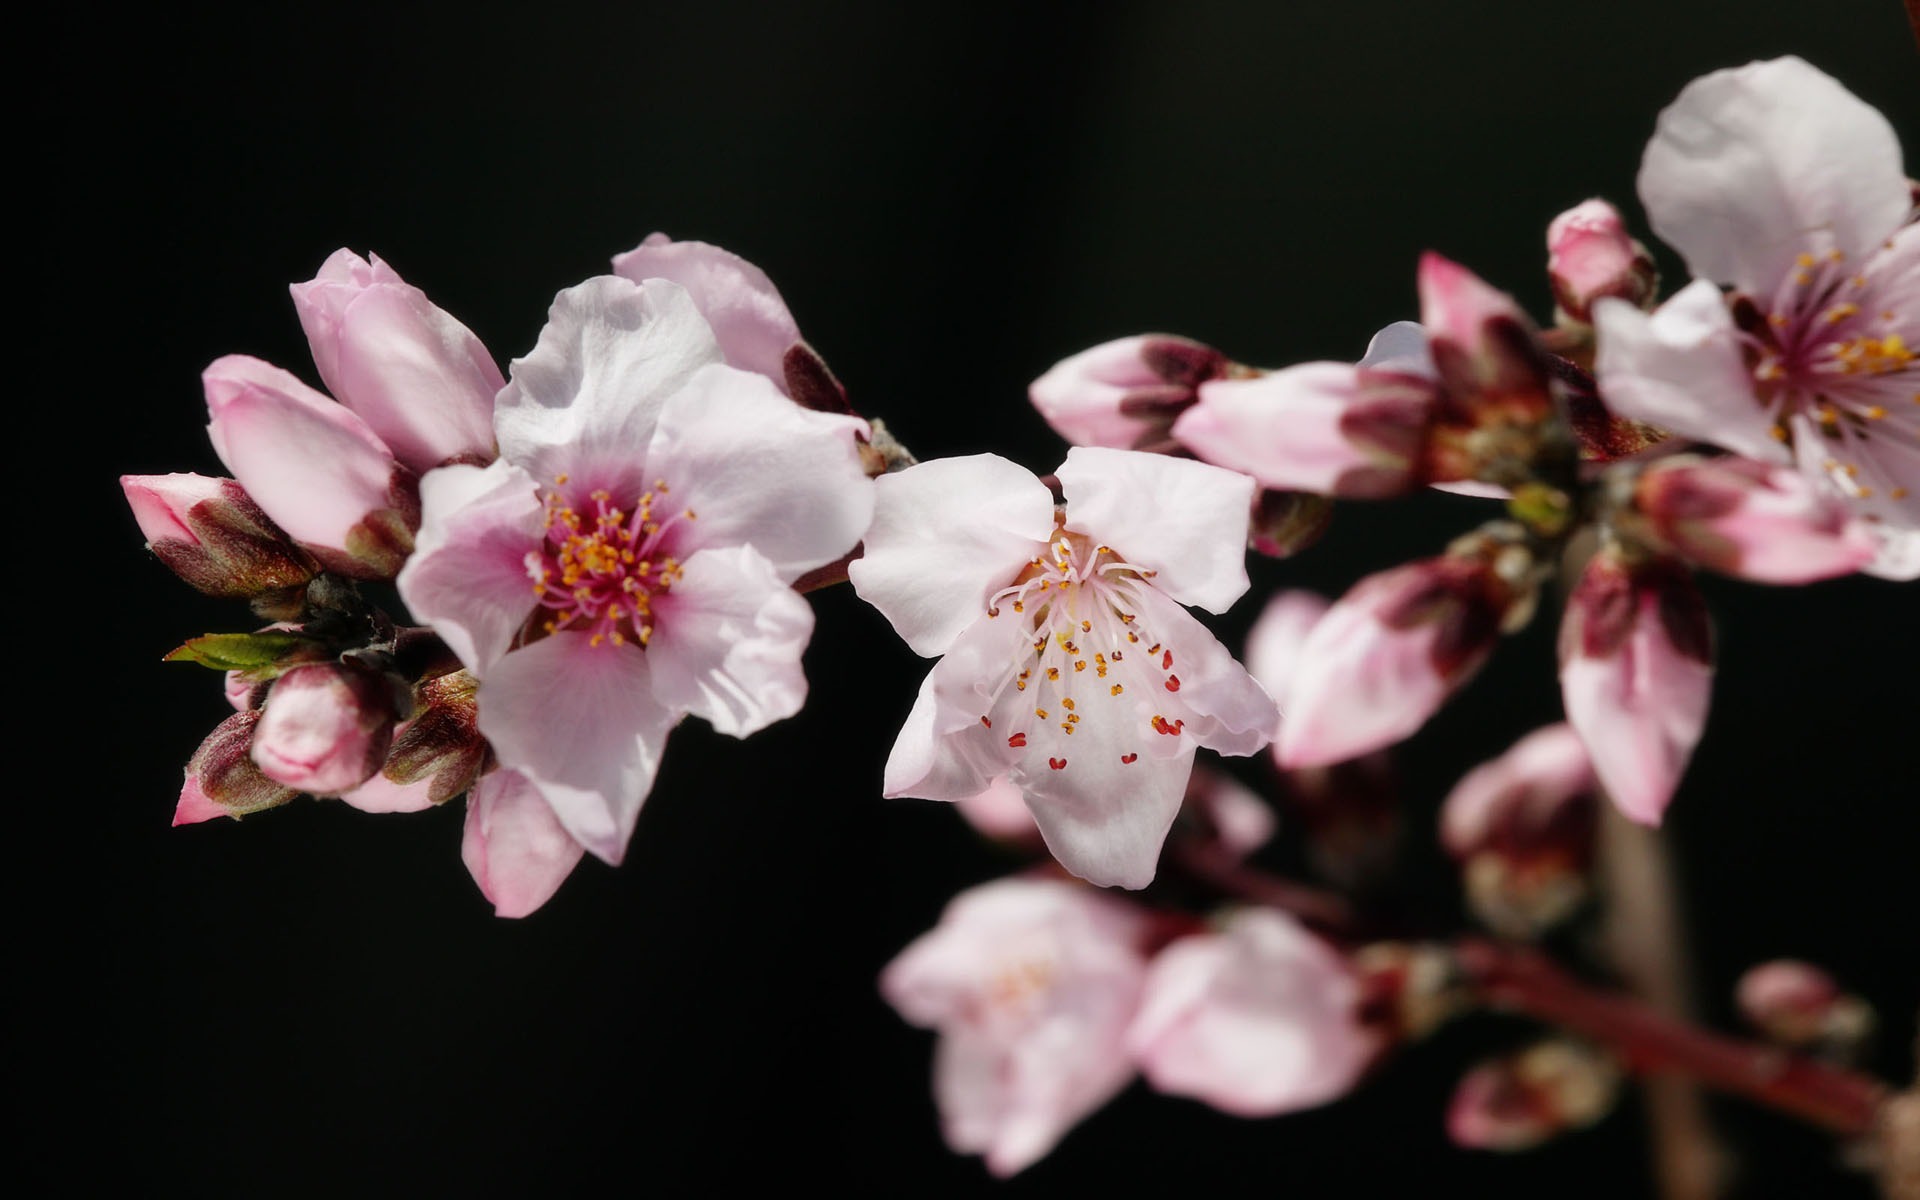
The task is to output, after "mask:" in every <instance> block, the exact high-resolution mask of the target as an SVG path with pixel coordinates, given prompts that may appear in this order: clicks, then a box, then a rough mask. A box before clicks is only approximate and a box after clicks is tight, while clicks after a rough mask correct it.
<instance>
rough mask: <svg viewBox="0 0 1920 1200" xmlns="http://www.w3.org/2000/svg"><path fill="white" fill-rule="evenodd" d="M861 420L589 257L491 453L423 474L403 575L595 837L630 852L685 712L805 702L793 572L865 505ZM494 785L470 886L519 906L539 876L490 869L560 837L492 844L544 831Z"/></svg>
mask: <svg viewBox="0 0 1920 1200" xmlns="http://www.w3.org/2000/svg"><path fill="white" fill-rule="evenodd" d="M864 429H865V426H864V423H862V422H860V421H858V420H855V419H853V418H848V417H838V416H828V415H825V414H821V413H814V412H809V411H807V410H804V409H802V408H800V407H798V406H797V405H795V404H794V403H792V402H791V401H789V400H788V399H787V398H786V397H784V396H782V395H781V394H780V393H779V391H778V390H777V389H776V388H775V387H774V386H773V384H772V383H771V382H770V381H769V380H767V379H766V378H764V377H762V376H759V375H756V374H752V373H749V372H745V371H740V370H737V369H735V368H732V367H729V366H726V365H725V364H724V363H723V362H722V361H721V351H720V346H719V344H718V343H717V342H716V341H715V339H714V335H713V332H712V330H711V328H710V327H709V326H708V325H707V322H706V321H705V320H704V319H703V318H702V317H701V315H700V313H699V311H698V310H697V309H696V308H695V306H694V303H693V301H692V299H691V298H690V297H689V295H688V293H687V292H686V291H685V290H684V289H682V288H681V287H680V286H678V285H677V284H674V283H671V282H668V281H666V280H664V279H653V280H649V281H648V282H647V283H645V284H634V283H632V282H629V281H627V280H625V279H620V278H617V277H614V276H603V277H600V278H597V279H591V280H588V281H587V282H586V283H583V284H581V285H579V286H578V287H574V288H570V289H568V290H566V291H564V292H561V293H560V295H559V296H558V297H557V298H556V299H555V300H554V304H553V309H552V311H551V313H550V314H549V319H548V323H547V326H546V328H545V329H544V330H543V331H542V332H541V335H540V341H539V344H538V345H537V346H536V347H535V348H534V350H533V352H532V353H531V354H529V355H527V356H526V357H525V358H522V359H518V360H516V361H515V362H514V364H513V369H512V382H510V383H509V384H508V385H507V387H506V388H505V390H503V391H502V392H501V394H500V397H499V402H498V407H497V409H496V413H495V431H496V434H497V437H498V440H499V445H500V450H501V458H500V460H499V461H497V462H495V463H493V464H491V465H489V466H487V467H485V468H481V467H473V466H459V465H456V466H449V467H443V468H441V469H439V470H437V471H434V472H432V473H430V474H429V475H428V476H427V477H426V478H425V479H424V480H423V481H422V488H421V493H422V501H423V508H424V519H423V521H422V525H421V530H420V537H419V546H418V550H417V552H416V553H415V555H414V556H413V558H412V559H411V560H409V561H408V563H407V565H406V569H405V570H404V571H403V572H401V575H400V580H399V584H400V592H401V595H402V597H403V598H404V599H405V600H406V602H407V605H408V607H409V608H410V609H411V610H412V612H413V613H414V614H415V615H416V616H417V617H419V618H421V619H423V620H425V621H427V622H428V623H429V624H430V625H431V626H432V627H433V629H434V630H435V632H437V633H438V634H439V635H440V636H441V637H442V638H443V639H445V641H446V642H447V644H448V645H449V646H451V647H452V648H453V650H454V652H455V653H456V654H457V655H458V656H459V657H460V660H461V661H462V662H463V663H464V664H466V666H467V668H468V670H470V671H471V672H472V674H473V675H474V676H475V677H477V678H478V680H479V685H478V694H477V702H478V726H479V730H480V732H481V733H483V734H484V735H485V736H486V737H487V739H488V740H489V741H490V742H491V744H492V746H493V749H494V751H495V753H496V755H497V757H498V760H499V763H500V765H501V766H502V767H503V768H505V769H506V770H508V771H511V772H515V773H517V775H518V776H520V777H521V779H522V780H523V781H524V784H525V787H526V788H531V789H532V791H534V792H536V793H537V794H538V795H539V796H540V797H542V798H543V799H544V801H545V802H546V803H547V804H548V805H550V806H551V808H552V812H553V815H554V817H555V819H556V820H557V822H558V825H559V827H560V828H562V829H564V830H565V832H566V834H567V836H568V837H571V838H572V839H573V840H574V841H575V842H577V843H579V844H580V845H581V846H584V847H585V848H586V849H587V850H588V851H590V852H592V853H593V854H594V855H596V856H597V857H599V858H601V859H604V860H605V861H607V862H610V863H618V862H619V861H620V859H621V857H622V855H623V854H624V853H625V850H626V844H627V841H628V838H629V836H630V835H631V834H632V831H633V826H634V822H635V820H636V819H637V818H638V816H639V812H640V806H641V803H642V801H643V800H644V799H645V798H646V795H647V792H648V790H649V788H650V787H651V785H652V780H653V775H654V771H655V770H656V768H657V766H658V764H659V760H660V754H661V751H662V749H663V748H664V746H665V742H666V737H667V733H668V731H669V730H671V729H672V728H673V726H674V725H675V724H676V723H678V722H679V720H680V719H681V718H682V717H683V716H685V715H686V714H688V713H693V714H697V715H699V716H701V717H703V718H705V719H706V720H707V721H708V722H709V723H710V724H711V725H713V726H714V728H716V729H718V730H720V731H721V732H722V733H727V734H731V735H733V736H736V737H744V736H746V735H747V734H749V733H752V732H754V731H755V730H757V729H760V728H761V727H763V726H765V725H767V724H769V723H771V722H773V721H776V720H779V719H781V718H783V717H786V716H790V715H792V714H793V713H794V712H796V711H798V709H799V708H800V705H801V703H802V701H803V700H804V698H805V696H806V678H805V676H804V675H803V674H802V673H801V668H800V653H801V650H802V649H803V648H804V647H805V645H806V643H807V639H808V637H809V635H810V634H811V632H812V628H813V612H812V610H811V609H810V608H809V607H808V606H807V604H806V602H805V601H804V600H803V599H801V598H800V597H799V596H798V595H797V594H795V593H794V591H793V590H792V589H791V588H790V587H789V586H788V585H789V584H790V583H791V582H792V581H793V580H794V579H796V578H798V577H799V576H800V575H801V574H802V573H804V572H805V571H807V570H810V569H812V568H814V567H817V566H820V565H822V564H824V563H827V562H830V561H832V560H833V559H835V558H837V557H839V556H840V555H841V554H843V553H844V552H845V551H847V550H848V549H850V548H851V547H852V546H853V544H854V543H855V542H856V541H857V540H858V539H859V537H860V534H861V531H862V530H864V529H865V527H866V524H867V520H868V517H869V515H870V513H871V510H872V503H873V501H872V490H871V486H870V485H869V483H868V482H867V479H866V476H865V474H864V472H863V471H862V469H861V466H860V460H859V455H858V452H857V448H856V446H855V438H856V435H858V434H860V433H862V432H863V431H864ZM498 787H499V788H500V792H499V793H496V794H494V796H493V799H492V800H491V801H490V802H489V801H488V800H487V799H486V798H485V797H484V796H483V798H482V800H480V801H478V802H476V803H475V805H474V806H473V808H472V809H471V810H470V811H472V812H474V813H475V814H476V815H475V816H473V817H472V820H473V821H474V822H476V823H477V824H478V827H479V829H480V831H481V835H480V836H482V837H483V840H484V841H485V845H486V852H485V854H484V856H481V857H483V858H484V861H485V862H486V863H487V864H488V865H487V867H486V872H485V873H486V876H487V878H486V879H483V880H482V886H483V888H487V889H488V894H489V895H490V896H495V897H496V902H497V903H500V904H501V906H502V908H503V910H505V909H518V910H524V909H525V908H526V907H527V905H528V903H529V901H528V900H527V897H528V896H530V895H533V894H535V893H538V892H540V891H541V886H535V885H534V884H532V883H528V882H527V881H525V880H515V881H511V882H509V881H508V880H507V879H506V875H510V874H514V873H515V872H518V871H520V870H521V869H522V866H517V865H515V864H522V865H524V864H526V863H529V862H537V863H540V864H545V865H542V866H540V868H539V871H536V872H535V873H536V874H539V873H540V872H543V871H545V870H546V867H547V866H549V865H551V862H552V860H553V859H554V857H555V856H553V855H551V854H548V853H546V851H545V850H544V849H537V848H530V847H528V846H520V847H517V848H507V847H503V846H502V838H501V835H500V833H499V832H498V830H499V829H502V828H506V829H511V830H514V831H518V832H516V833H514V834H513V835H512V836H514V837H521V836H525V837H534V838H537V839H545V838H546V836H547V832H549V831H548V830H547V829H546V827H545V826H543V825H541V824H540V823H539V822H538V821H537V820H536V819H534V818H531V817H527V816H526V814H525V812H524V811H523V809H524V807H525V805H526V804H527V803H528V801H527V800H526V798H525V797H526V792H525V791H524V789H523V788H522V787H521V786H520V785H517V784H516V785H513V786H512V787H511V788H509V787H508V785H507V784H506V783H505V782H504V781H503V782H502V783H501V784H500V785H498ZM509 794H510V798H509ZM496 810H498V811H496ZM507 810H510V811H511V814H512V815H507ZM489 829H493V830H494V831H495V832H493V833H487V830H489ZM470 845H471V841H470ZM543 845H544V842H543ZM475 858H476V853H475V852H473V851H471V850H470V852H469V862H473V861H475ZM503 864H504V866H503ZM508 896H512V897H518V899H505V900H503V899H500V897H508ZM542 898H544V897H542Z"/></svg>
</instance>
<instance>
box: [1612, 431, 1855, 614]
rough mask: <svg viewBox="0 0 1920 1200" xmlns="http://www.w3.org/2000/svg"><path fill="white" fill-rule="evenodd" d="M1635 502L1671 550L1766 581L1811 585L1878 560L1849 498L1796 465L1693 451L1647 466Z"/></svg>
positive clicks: (1639, 512) (1712, 565) (1719, 568)
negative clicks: (1705, 455) (1701, 455)
mask: <svg viewBox="0 0 1920 1200" xmlns="http://www.w3.org/2000/svg"><path fill="white" fill-rule="evenodd" d="M1633 506H1634V508H1635V510H1636V511H1637V513H1638V514H1639V515H1641V516H1642V517H1644V518H1645V520H1646V523H1647V525H1648V527H1649V528H1650V529H1651V531H1652V533H1653V534H1654V535H1655V537H1656V538H1657V540H1658V542H1659V543H1660V544H1662V545H1663V546H1664V547H1666V548H1668V549H1671V550H1672V551H1673V552H1674V553H1676V554H1679V555H1680V556H1681V557H1683V558H1686V559H1688V560H1689V561H1692V562H1695V563H1698V564H1700V565H1701V566H1706V567H1712V568H1713V569H1714V570H1716V571H1723V572H1725V573H1726V574H1729V575H1735V576H1738V577H1739V578H1741V579H1751V580H1754V581H1756V582H1759V583H1811V582H1813V581H1814V580H1817V579H1828V578H1831V577H1833V576H1835V575H1846V574H1850V573H1852V572H1854V571H1857V570H1859V569H1860V568H1861V567H1864V566H1866V565H1867V564H1868V563H1870V562H1872V561H1873V559H1874V556H1875V554H1877V553H1878V549H1879V543H1878V542H1877V541H1876V539H1875V538H1874V536H1873V534H1872V533H1871V532H1870V531H1869V530H1868V529H1867V528H1866V526H1865V524H1864V523H1862V522H1860V521H1857V520H1855V519H1854V518H1853V515H1852V512H1851V510H1850V509H1849V508H1848V506H1847V505H1846V503H1845V502H1844V501H1843V500H1841V499H1840V498H1839V497H1838V496H1836V495H1834V494H1833V493H1832V492H1830V491H1826V490H1822V489H1820V488H1818V487H1817V486H1816V485H1815V484H1814V483H1813V482H1812V481H1811V480H1809V479H1808V477H1807V476H1805V475H1803V474H1801V473H1800V472H1799V471H1796V470H1794V469H1793V468H1792V467H1786V466H1775V465H1771V464H1768V463H1758V462H1753V461H1751V460H1749V459H1744V458H1698V457H1695V456H1692V455H1687V456H1684V457H1680V458H1672V459H1667V460H1666V461H1664V462H1659V463H1656V464H1654V465H1653V466H1651V467H1649V468H1647V470H1646V471H1644V472H1643V473H1642V474H1641V476H1640V479H1639V482H1638V485H1637V486H1636V487H1635V489H1634V494H1633Z"/></svg>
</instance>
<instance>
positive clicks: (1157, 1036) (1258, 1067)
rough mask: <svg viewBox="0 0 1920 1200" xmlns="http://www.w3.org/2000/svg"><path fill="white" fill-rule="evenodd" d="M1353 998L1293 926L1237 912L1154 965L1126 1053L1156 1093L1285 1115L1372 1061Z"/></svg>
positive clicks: (1355, 990)
mask: <svg viewBox="0 0 1920 1200" xmlns="http://www.w3.org/2000/svg"><path fill="white" fill-rule="evenodd" d="M1360 996H1361V989H1360V984H1359V982H1358V980H1357V979H1356V978H1355V976H1354V973H1353V971H1352V969H1351V968H1349V967H1348V966H1347V963H1346V960H1345V959H1343V958H1342V957H1341V956H1340V955H1339V954H1338V953H1336V952H1335V951H1334V950H1333V949H1332V948H1330V947H1329V946H1327V945H1326V944H1325V943H1323V942H1321V941H1320V940H1319V939H1318V938H1315V937H1314V936H1313V935H1312V934H1310V933H1308V932H1307V931H1306V930H1305V929H1304V928H1302V927H1301V926H1300V924H1299V923H1298V922H1296V921H1295V920H1294V919H1293V918H1291V917H1289V916H1287V915H1286V914H1285V913H1281V912H1278V911H1276V910H1274V909H1267V908H1254V909H1246V910H1244V911H1241V912H1238V913H1236V914H1234V915H1233V916H1232V917H1231V918H1229V919H1228V921H1227V923H1226V924H1225V925H1224V926H1223V928H1222V930H1221V932H1219V933H1217V934H1201V935H1197V936H1194V937H1185V938H1181V939H1179V940H1178V941H1176V942H1174V943H1173V944H1172V945H1170V946H1168V947H1167V948H1166V949H1164V950H1162V951H1161V952H1160V953H1159V955H1158V956H1157V957H1155V959H1154V960H1153V964H1152V966H1151V967H1150V968H1149V970H1148V974H1147V985H1146V993H1145V995H1144V997H1143V998H1142V1000H1141V1004H1140V1015H1139V1017H1137V1018H1136V1019H1135V1021H1134V1023H1133V1028H1132V1029H1131V1030H1129V1031H1128V1034H1127V1045H1128V1047H1129V1049H1130V1050H1131V1051H1132V1053H1133V1056H1134V1057H1135V1058H1136V1059H1137V1060H1138V1061H1139V1063H1140V1070H1141V1072H1142V1074H1144V1075H1145V1076H1146V1077H1147V1081H1148V1082H1149V1083H1151V1084H1152V1085H1153V1086H1154V1087H1156V1088H1158V1089H1159V1090H1161V1091H1163V1092H1169V1093H1172V1094H1173V1095H1177V1096H1192V1097H1194V1098H1196V1099H1199V1100H1204V1101H1205V1102H1206V1103H1208V1104H1211V1105H1213V1106H1214V1107H1215V1108H1218V1109H1220V1110H1222V1111H1224V1112H1229V1113H1233V1114H1235V1115H1237V1116H1246V1117H1261V1116H1271V1115H1273V1114H1275V1113H1283V1112H1293V1111H1296V1110H1298V1109H1303V1108H1311V1107H1313V1106H1314V1105H1317V1104H1325V1103H1326V1102H1327V1101H1329V1100H1334V1099H1337V1098H1338V1097H1340V1096H1343V1095H1345V1094H1346V1093H1347V1092H1348V1091H1350V1090H1352V1088H1353V1085H1354V1084H1355V1083H1356V1082H1358V1081H1359V1079H1360V1077H1361V1075H1362V1074H1364V1073H1365V1071H1366V1069H1367V1066H1368V1065H1369V1064H1370V1063H1371V1062H1372V1061H1373V1058H1374V1055H1375V1053H1376V1051H1377V1050H1378V1049H1379V1039H1378V1038H1377V1036H1376V1035H1375V1034H1373V1033H1372V1032H1370V1031H1368V1030H1367V1029H1364V1028H1363V1027H1362V1026H1361V1024H1360V1013H1359V1003H1360Z"/></svg>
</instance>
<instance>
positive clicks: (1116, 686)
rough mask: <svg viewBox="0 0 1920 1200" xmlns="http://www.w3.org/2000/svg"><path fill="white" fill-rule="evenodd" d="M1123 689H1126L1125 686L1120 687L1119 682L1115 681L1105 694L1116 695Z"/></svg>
mask: <svg viewBox="0 0 1920 1200" xmlns="http://www.w3.org/2000/svg"><path fill="white" fill-rule="evenodd" d="M1125 690H1126V689H1125V688H1123V687H1121V686H1120V685H1119V684H1117V683H1116V684H1114V685H1113V688H1112V689H1111V690H1110V691H1109V692H1108V693H1107V694H1108V695H1109V696H1118V695H1119V694H1120V693H1121V692H1123V691H1125Z"/></svg>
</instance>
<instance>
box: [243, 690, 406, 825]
mask: <svg viewBox="0 0 1920 1200" xmlns="http://www.w3.org/2000/svg"><path fill="white" fill-rule="evenodd" d="M396 715H397V714H396V712H395V702H394V695H393V687H392V685H391V684H390V683H389V682H388V681H387V679H386V677H385V676H384V675H382V674H381V673H379V672H377V671H374V670H372V669H370V668H367V667H363V666H361V665H359V664H357V663H348V662H337V663H314V664H310V665H307V666H301V667H295V668H294V669H293V670H291V671H288V672H287V673H286V674H284V675H282V676H280V677H279V678H278V679H276V680H274V681H273V688H272V690H271V691H269V692H268V693H267V703H266V707H265V708H263V709H261V710H260V722H259V725H258V727H257V728H256V729H255V730H254V735H253V761H254V762H255V763H256V764H258V766H259V767H260V770H261V771H262V772H263V773H265V774H266V775H267V776H268V777H269V778H272V779H275V780H277V781H279V782H280V783H283V784H285V785H287V786H288V787H290V788H295V789H297V790H299V791H302V792H308V793H310V794H312V795H316V796H336V795H339V794H340V793H341V792H345V791H347V790H348V789H350V788H353V787H356V786H358V785H359V784H361V783H364V782H366V780H367V779H368V778H369V777H370V776H372V775H373V773H374V772H376V771H378V770H379V769H380V764H381V763H383V762H385V761H386V757H387V750H388V748H389V747H390V746H391V745H392V744H393V726H394V722H395V719H396Z"/></svg>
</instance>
